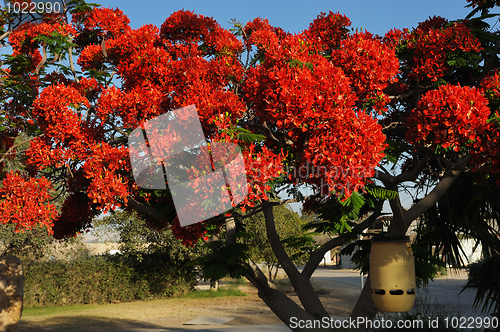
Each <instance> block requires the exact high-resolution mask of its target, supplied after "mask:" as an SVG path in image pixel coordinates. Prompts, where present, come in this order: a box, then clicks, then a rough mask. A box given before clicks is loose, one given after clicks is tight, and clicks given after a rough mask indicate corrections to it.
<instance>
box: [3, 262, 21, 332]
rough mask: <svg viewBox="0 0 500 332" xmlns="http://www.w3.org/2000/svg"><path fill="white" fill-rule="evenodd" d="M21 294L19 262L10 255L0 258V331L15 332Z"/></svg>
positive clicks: (18, 317)
mask: <svg viewBox="0 0 500 332" xmlns="http://www.w3.org/2000/svg"><path fill="white" fill-rule="evenodd" d="M23 293H24V291H23V272H22V266H21V260H20V259H19V258H17V257H16V256H12V255H9V256H2V257H0V331H2V332H17V323H18V322H19V319H20V318H21V315H22V312H23Z"/></svg>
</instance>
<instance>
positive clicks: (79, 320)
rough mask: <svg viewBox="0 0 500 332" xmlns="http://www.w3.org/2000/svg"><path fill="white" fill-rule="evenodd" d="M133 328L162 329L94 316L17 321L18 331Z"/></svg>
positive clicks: (57, 331) (139, 323)
mask: <svg viewBox="0 0 500 332" xmlns="http://www.w3.org/2000/svg"><path fill="white" fill-rule="evenodd" d="M134 329H163V330H165V331H169V330H168V329H165V328H163V327H162V326H157V325H153V324H145V323H143V322H137V321H133V320H126V319H119V318H104V317H95V316H62V317H50V318H44V319H36V320H32V319H26V320H23V318H22V317H21V320H20V322H19V332H35V331H36V332H49V331H50V332H62V331H64V332H67V331H75V332H76V331H119V330H134Z"/></svg>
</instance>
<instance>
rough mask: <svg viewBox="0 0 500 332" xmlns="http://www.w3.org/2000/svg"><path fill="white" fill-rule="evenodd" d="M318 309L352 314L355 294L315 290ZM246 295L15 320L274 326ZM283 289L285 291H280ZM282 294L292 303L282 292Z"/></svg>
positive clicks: (30, 324)
mask: <svg viewBox="0 0 500 332" xmlns="http://www.w3.org/2000/svg"><path fill="white" fill-rule="evenodd" d="M315 286H316V287H315V288H316V291H317V293H318V294H319V295H320V298H321V300H322V301H323V304H324V305H325V307H326V309H327V310H328V312H329V313H330V314H331V315H332V316H343V317H345V316H347V315H348V313H349V312H350V311H351V310H352V308H353V306H354V304H355V302H356V300H357V297H358V295H359V290H358V289H354V288H349V287H346V285H345V284H338V285H336V284H334V283H330V284H329V285H328V288H322V287H321V286H322V285H315ZM238 288H239V289H240V290H242V291H243V292H244V293H246V294H247V296H238V297H236V296H235V297H221V298H206V299H204V298H203V299H187V298H172V299H163V300H153V301H138V302H132V303H120V304H110V305H102V306H92V307H89V308H84V309H78V310H69V311H65V312H64V313H62V314H61V313H58V314H57V315H54V314H50V313H48V314H44V309H40V311H39V313H37V314H36V315H34V314H30V315H25V316H24V317H22V318H21V321H20V324H19V331H20V332H23V331H27V332H34V331H40V332H44V331H58V332H59V331H105V330H115V329H128V328H130V329H133V328H135V329H138V328H184V329H199V328H200V326H195V325H183V324H184V323H185V322H187V321H189V320H192V319H194V318H196V317H199V316H211V317H235V319H233V320H231V321H229V322H228V323H226V324H224V326H228V327H229V326H243V325H260V324H276V323H280V320H279V319H278V318H277V317H276V316H275V315H274V314H273V313H272V312H271V310H270V309H269V308H268V307H267V306H266V305H265V304H264V302H263V301H262V300H261V299H260V298H259V297H258V296H257V290H256V289H255V288H254V287H253V286H252V285H250V284H244V285H240V286H238ZM286 288H287V287H286V286H285V290H286ZM286 293H287V295H288V296H290V297H291V298H292V299H293V300H295V301H296V302H298V298H297V296H296V295H295V293H293V292H292V291H290V289H288V290H287V291H286Z"/></svg>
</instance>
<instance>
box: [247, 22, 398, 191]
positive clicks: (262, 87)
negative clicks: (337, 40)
mask: <svg viewBox="0 0 500 332" xmlns="http://www.w3.org/2000/svg"><path fill="white" fill-rule="evenodd" d="M307 35H308V33H306V32H305V33H304V34H301V35H295V36H292V35H287V36H278V35H277V34H276V32H275V31H273V30H272V29H270V28H269V27H268V26H266V25H262V30H260V31H253V32H252V35H251V38H252V40H254V41H255V42H256V43H257V45H256V46H257V47H260V48H261V51H263V52H264V57H265V61H264V62H263V63H261V64H260V65H258V66H255V67H253V68H250V69H249V70H248V72H247V79H246V80H245V82H244V85H243V87H244V91H245V92H246V94H245V100H246V101H248V102H249V103H250V102H251V104H252V105H253V109H254V110H255V114H256V115H257V116H258V117H259V118H261V119H266V121H269V122H271V123H273V126H274V125H275V126H276V127H277V128H278V129H279V130H281V131H282V132H283V133H286V136H287V139H289V140H290V141H291V142H292V149H293V152H294V154H297V155H298V156H300V157H299V160H297V164H296V167H300V166H301V165H305V164H306V163H312V164H313V165H316V166H317V167H320V166H321V167H323V168H325V169H328V170H330V171H329V172H328V173H325V174H322V175H321V176H319V177H318V176H315V177H311V178H309V179H302V180H304V182H306V183H310V184H317V183H318V182H319V181H320V179H319V178H320V177H321V178H322V180H323V181H324V182H326V183H327V184H329V185H332V187H331V188H333V185H335V186H336V187H339V186H341V187H343V188H345V191H344V193H345V194H346V197H347V196H349V194H350V192H351V191H352V190H357V189H359V187H360V186H362V185H363V184H364V178H365V177H366V174H368V173H371V172H372V171H368V170H373V167H374V166H375V165H376V164H377V163H378V162H379V161H380V159H381V158H382V155H383V152H382V151H383V149H384V140H385V137H384V135H383V134H382V132H381V130H380V129H381V128H380V126H379V125H378V124H377V122H376V121H375V120H374V119H373V118H372V117H370V116H365V114H364V113H363V112H359V113H356V111H355V108H354V105H355V102H356V101H357V100H362V99H363V98H365V97H366V96H363V95H362V92H364V93H366V94H367V93H368V92H367V90H365V89H367V88H368V86H366V85H373V86H376V87H377V88H378V89H379V91H380V90H381V89H382V88H383V87H384V86H386V85H387V84H388V83H390V81H391V80H393V79H394V77H395V75H396V72H397V69H398V64H397V58H396V57H395V55H394V52H391V51H389V49H388V48H387V47H386V46H384V45H382V44H381V43H380V42H378V41H375V40H373V39H371V38H369V36H368V35H366V34H363V35H355V36H353V38H352V39H350V40H347V41H346V42H344V41H342V42H341V44H342V46H343V49H342V50H340V51H335V50H334V51H333V54H335V56H334V55H332V60H331V61H330V60H328V59H327V58H325V57H324V56H322V55H321V54H318V53H317V52H316V50H317V49H318V46H317V45H314V44H313V42H314V41H315V40H317V41H321V40H323V39H324V38H325V36H323V37H322V38H323V39H321V38H319V39H313V40H305V39H304V36H307ZM360 45H362V46H360ZM322 47H323V46H321V48H322ZM363 49H364V50H363ZM358 50H359V52H360V53H359V54H362V55H363V56H364V61H365V62H368V63H369V64H371V67H369V68H367V69H366V70H361V69H357V67H358V66H359V64H356V63H355V64H350V63H349V61H348V59H349V58H352V59H354V58H355V57H356V55H355V54H356V53H357V52H358ZM384 51H386V55H385V56H386V57H384V55H383V53H384ZM335 52H338V53H335ZM377 52H378V54H377ZM350 54H353V55H352V56H351V55H350ZM344 59H345V61H343V60H344ZM343 66H345V70H344V68H343ZM375 72H379V73H380V72H382V73H383V74H382V75H383V76H382V78H381V79H380V80H374V79H371V78H373V77H374V75H373V74H374V73H375ZM353 82H354V84H353ZM351 84H353V85H354V86H355V88H354V91H353V89H351ZM370 97H371V96H370ZM354 133H355V134H354ZM367 142H369V143H367ZM365 149H369V150H370V151H371V152H370V153H366V150H365ZM361 151H364V152H365V153H362V154H358V153H357V152H361ZM351 155H356V158H353V159H351V158H349V159H346V156H351ZM353 167H354V168H356V169H359V168H360V167H361V168H363V169H365V170H367V173H364V174H360V173H357V172H350V171H349V170H352V169H353ZM313 174H318V173H317V172H314V173H313ZM345 174H350V175H349V176H345ZM325 177H326V178H325ZM293 180H295V179H293Z"/></svg>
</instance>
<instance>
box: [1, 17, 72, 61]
mask: <svg viewBox="0 0 500 332" xmlns="http://www.w3.org/2000/svg"><path fill="white" fill-rule="evenodd" d="M54 32H55V33H58V34H61V35H63V36H66V37H67V38H68V39H70V38H72V36H74V35H75V34H76V30H75V29H74V28H73V27H72V26H71V25H69V24H66V23H64V22H62V21H61V20H50V21H47V22H42V23H33V22H26V23H23V24H21V25H20V26H18V27H17V28H16V29H15V30H13V31H12V33H11V34H10V35H9V43H10V46H12V50H13V54H12V55H14V56H16V55H20V54H23V55H25V56H28V58H29V59H30V61H31V64H30V67H29V68H28V71H34V70H35V68H36V66H37V65H38V63H40V61H41V60H42V55H41V54H40V51H39V47H40V46H41V45H42V43H41V42H40V41H36V40H35V38H36V37H38V36H46V37H49V36H50V35H51V34H52V33H54Z"/></svg>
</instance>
